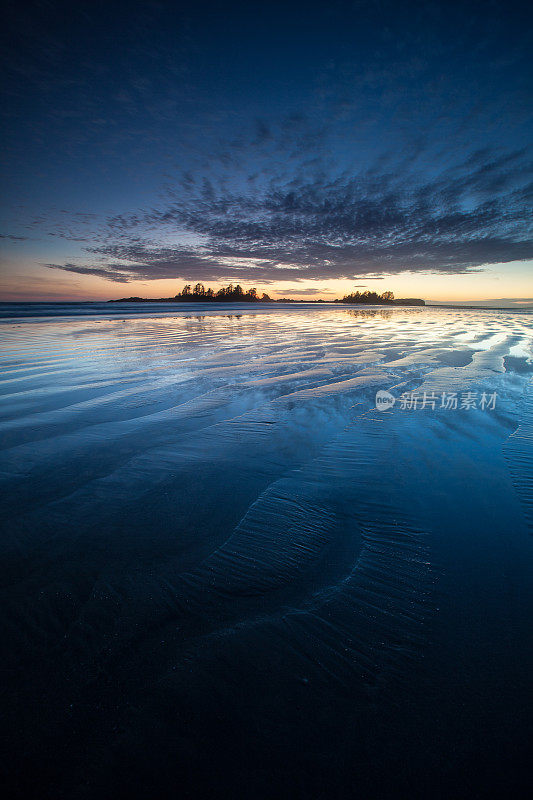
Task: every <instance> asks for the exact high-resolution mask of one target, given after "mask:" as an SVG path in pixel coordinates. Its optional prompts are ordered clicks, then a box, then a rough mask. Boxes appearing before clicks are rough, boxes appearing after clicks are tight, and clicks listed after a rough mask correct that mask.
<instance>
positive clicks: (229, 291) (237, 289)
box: [109, 283, 425, 306]
mask: <svg viewBox="0 0 533 800" xmlns="http://www.w3.org/2000/svg"><path fill="white" fill-rule="evenodd" d="M109 302H110V303H191V302H196V303H206V302H207V303H209V302H217V303H220V302H223V303H324V302H326V301H325V300H293V299H291V298H288V297H283V298H280V299H279V300H274V299H273V298H272V297H269V296H268V294H265V293H264V292H263V294H262V295H261V297H259V295H258V294H257V289H255V288H254V289H248V290H247V291H244V289H243V288H242V286H240V285H239V284H237V285H236V286H234V285H233V284H232V283H230V284H229V286H222V288H220V289H217V290H216V291H215V290H214V289H211V288H207V289H206V288H205V286H204V284H203V283H197V284H196V286H195V287H194V288H193V287H192V286H191V285H190V284H187V285H186V286H184V287H183V289H182V291H181V292H180V293H179V294H176V295H174V297H158V298H157V299H154V298H146V297H121V298H120V299H119V300H110V301H109ZM330 302H333V303H350V304H354V305H355V304H357V305H358V304H362V305H396V306H401V305H405V306H423V305H425V302H424V301H423V300H420V299H418V298H405V299H398V300H397V299H395V297H394V294H393V293H392V292H383V293H382V294H378V293H377V292H368V291H367V292H353V293H352V294H347V295H345V296H344V297H343V298H341V299H336V300H333V301H330Z"/></svg>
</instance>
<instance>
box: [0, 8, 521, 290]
mask: <svg viewBox="0 0 533 800" xmlns="http://www.w3.org/2000/svg"><path fill="white" fill-rule="evenodd" d="M8 7H9V8H8V13H7V20H6V21H5V22H4V24H3V26H2V34H1V38H2V59H3V60H4V64H3V74H4V82H5V99H4V102H3V103H2V109H1V111H2V116H3V122H2V131H3V132H2V141H3V147H2V150H3V159H2V186H3V191H2V199H1V224H0V235H1V241H0V248H1V256H2V266H1V275H0V298H2V299H4V300H24V299H27V300H71V299H72V300H92V299H94V300H102V299H103V300H105V299H110V298H117V297H123V296H130V295H142V296H144V297H163V296H171V295H174V294H176V293H177V292H178V291H179V290H180V289H181V287H182V285H183V284H184V283H195V282H197V281H202V282H203V283H205V284H206V285H210V286H213V287H215V288H216V287H217V286H220V285H221V284H222V283H228V282H230V281H233V282H234V283H237V282H238V283H240V284H241V285H242V286H243V287H244V288H249V287H251V286H255V287H257V289H258V291H259V292H262V291H264V292H268V294H270V295H271V296H272V297H281V296H288V297H294V298H299V299H305V298H309V299H315V298H319V297H320V298H323V299H326V300H327V299H333V298H335V297H338V296H341V295H343V294H345V293H347V292H351V291H354V290H355V289H357V288H358V289H360V290H361V291H363V290H364V289H371V290H377V291H384V290H392V291H393V292H394V293H395V294H396V296H399V297H402V296H403V297H409V296H417V297H423V298H425V299H426V301H429V302H432V301H433V302H439V301H440V302H443V301H452V302H461V301H462V302H468V301H474V302H481V301H487V304H492V305H498V304H503V305H524V304H527V303H533V237H532V235H531V207H532V203H531V199H532V198H531V185H532V184H531V155H532V153H531V130H532V129H533V125H532V119H531V116H532V115H531V110H532V104H531V76H532V70H531V52H532V42H531V30H532V28H533V26H532V24H531V22H532V18H531V17H532V15H531V11H530V10H527V9H526V4H524V3H514V2H507V3H501V2H487V0H485V2H479V3H478V2H461V3H454V2H433V3H421V2H414V3H409V2H402V3H399V2H387V1H386V0H384V1H383V2H380V1H379V0H376V2H328V3H277V2H268V3H263V4H255V3H247V4H242V5H241V4H234V3H229V4H228V3H202V2H195V3H192V2H187V3H167V2H139V3H131V2H100V1H99V0H92V1H91V2H76V3H72V2H68V3H67V2H65V3H61V2H53V1H50V0H42V1H41V2H27V3H24V4H15V3H8Z"/></svg>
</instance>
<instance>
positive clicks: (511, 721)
mask: <svg viewBox="0 0 533 800" xmlns="http://www.w3.org/2000/svg"><path fill="white" fill-rule="evenodd" d="M0 337H1V351H0V362H1V366H2V376H1V382H0V395H1V402H0V448H1V451H0V478H1V483H2V493H1V515H0V520H1V528H2V532H1V537H0V552H1V565H2V567H1V582H2V584H1V585H2V589H1V604H0V623H1V626H2V631H1V634H0V635H1V641H2V643H3V645H4V655H3V658H2V662H1V663H2V676H1V680H2V682H1V685H2V705H3V708H4V713H3V727H4V732H5V735H6V736H5V752H6V753H7V756H8V758H7V760H6V764H7V777H8V780H9V783H10V786H11V787H12V789H13V792H14V794H15V795H17V794H18V795H20V796H24V797H30V796H31V797H33V796H36V797H39V798H47V797H50V798H52V797H53V798H54V799H55V800H57V798H78V797H79V798H84V799H85V798H99V799H100V798H108V797H109V798H119V797H128V798H132V797H143V798H145V797H162V798H167V797H168V798H171V797H172V798H174V797H176V798H178V797H180V798H181V797H204V796H210V797H217V798H218V797H233V798H239V797H243V798H251V797H254V798H255V797H265V798H273V797H291V798H315V797H316V798H322V797H327V798H345V797H346V798H351V797H361V798H381V797H383V798H385V797H387V798H389V797H390V798H416V797H420V798H426V797H443V798H452V797H453V798H460V797H461V798H462V797H469V798H473V797H494V796H500V797H503V796H510V795H514V796H515V797H520V796H526V794H525V787H526V786H527V782H528V781H529V779H530V765H531V759H532V755H533V754H532V752H531V741H532V740H533V736H532V734H533V731H532V727H531V722H532V717H533V714H532V702H531V701H532V678H531V674H532V669H533V633H532V625H531V619H532V612H533V580H532V579H533V539H532V538H531V534H532V528H533V427H532V426H533V386H532V376H533V351H532V341H533V315H532V314H531V312H526V311H522V312H519V311H492V310H490V311H489V310H455V309H432V308H378V307H375V308H372V307H365V308H348V307H345V306H333V305H327V304H324V305H320V306H318V305H305V304H302V305H300V304H298V305H297V306H291V305H277V306H270V305H264V306H263V305H261V306H246V305H232V306H230V307H228V306H227V305H216V304H211V305H209V306H202V305H193V304H190V305H186V306H182V305H176V304H172V305H166V304H139V305H137V304H124V305H120V306H119V305H115V304H113V305H108V304H87V303H86V304H75V303H72V304H5V305H1V306H0ZM377 392H388V395H384V396H383V397H384V398H385V402H384V403H383V402H382V403H379V404H377V400H376V393H377Z"/></svg>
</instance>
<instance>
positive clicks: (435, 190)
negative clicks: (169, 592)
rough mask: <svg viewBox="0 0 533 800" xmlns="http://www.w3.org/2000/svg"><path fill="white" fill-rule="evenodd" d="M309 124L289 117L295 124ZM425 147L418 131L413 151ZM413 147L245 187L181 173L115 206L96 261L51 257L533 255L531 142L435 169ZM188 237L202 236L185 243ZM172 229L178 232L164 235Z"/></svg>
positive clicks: (258, 259) (364, 266)
mask: <svg viewBox="0 0 533 800" xmlns="http://www.w3.org/2000/svg"><path fill="white" fill-rule="evenodd" d="M302 124H303V123H302V122H301V121H295V123H294V126H295V127H296V129H297V130H299V131H300V133H301V126H302ZM298 126H300V127H298ZM256 129H257V130H256V137H257V138H258V139H260V140H261V142H263V141H267V142H271V140H272V133H271V130H270V128H269V127H268V126H267V125H266V123H262V122H260V121H258V122H257V123H256ZM283 135H285V134H283ZM235 146H236V147H237V145H235ZM423 147H424V145H423V143H422V140H419V141H418V143H417V145H416V147H414V149H413V151H412V153H411V156H412V155H413V154H415V153H416V154H419V153H420V152H421V149H422V150H423ZM411 156H410V155H409V154H408V153H405V152H402V153H401V154H400V155H399V156H394V154H389V157H388V158H383V157H381V158H379V159H376V161H375V163H373V164H371V165H370V166H369V167H368V168H367V169H365V170H359V171H356V172H353V173H352V172H350V171H348V170H344V171H339V170H338V169H337V170H335V169H333V168H332V167H331V165H330V164H328V163H326V162H325V161H324V160H323V159H317V163H316V164H315V166H314V167H311V168H310V167H309V165H308V164H307V163H305V164H300V165H294V164H293V165H292V167H291V169H290V170H284V169H283V168H279V169H278V170H277V171H274V172H272V171H269V170H268V169H267V168H266V166H265V167H264V168H263V169H262V170H259V171H258V173H257V181H256V183H255V185H254V186H252V187H248V188H247V189H246V190H243V189H242V186H243V184H244V183H245V181H244V177H245V176H244V175H241V176H240V175H238V174H237V175H236V173H235V169H234V167H231V170H230V171H229V174H228V175H226V176H225V177H224V175H223V174H222V175H221V174H220V173H218V172H216V171H213V172H211V173H207V174H203V175H199V174H197V175H194V176H193V175H190V174H188V173H186V174H185V175H184V176H183V178H182V179H181V181H180V182H179V185H178V184H176V186H175V187H174V189H173V192H172V193H171V198H172V199H171V200H170V201H169V202H167V203H166V204H163V205H161V206H160V207H158V208H151V209H146V210H140V211H137V212H135V213H132V214H121V215H117V216H114V217H112V218H109V219H108V220H107V224H106V227H105V230H101V231H100V233H99V234H98V236H97V237H96V240H95V244H94V245H92V246H91V247H87V248H86V254H87V255H88V258H89V259H91V260H92V263H91V261H89V260H88V259H87V260H86V261H85V263H83V264H80V265H79V266H77V265H75V264H73V263H72V262H69V263H67V264H53V265H48V266H51V267H53V268H54V269H64V270H66V271H70V272H78V273H80V274H93V275H96V276H99V277H106V278H109V279H110V280H114V281H117V282H122V283H125V282H128V281H130V280H139V279H141V280H158V279H168V278H183V279H186V280H226V279H233V280H240V281H245V282H247V283H250V282H251V283H272V282H277V281H300V280H317V281H322V280H327V279H339V278H347V279H357V278H366V277H372V278H374V277H375V276H383V275H395V274H398V273H402V272H421V273H440V274H448V275H460V274H464V273H468V272H472V271H476V270H479V269H482V268H483V267H484V266H485V265H490V264H494V263H504V262H510V261H519V260H525V259H529V258H533V237H532V236H531V221H532V215H531V211H530V208H531V186H532V184H531V182H530V176H531V164H530V162H529V161H528V160H527V156H526V154H525V153H524V151H521V150H516V151H511V152H499V153H498V152H494V151H492V150H490V149H488V148H484V149H477V150H473V151H472V152H471V153H467V154H463V156H462V157H461V158H460V159H458V160H457V161H456V162H450V161H448V162H446V163H444V165H442V164H441V169H440V171H438V172H437V171H436V170H435V169H433V174H432V175H431V177H428V174H429V173H428V170H427V169H426V170H415V169H414V168H413V166H412V163H411V161H412V159H411ZM406 159H407V161H408V162H409V164H408V166H407V167H406ZM240 178H242V179H243V180H239V179H240ZM187 237H188V239H189V241H194V242H195V244H194V245H188V246H185V245H184V244H183V243H179V242H180V239H181V241H182V242H183V241H184V239H185V238H187ZM169 240H176V241H177V242H178V243H177V244H167V245H165V246H161V244H160V242H161V241H169Z"/></svg>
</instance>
